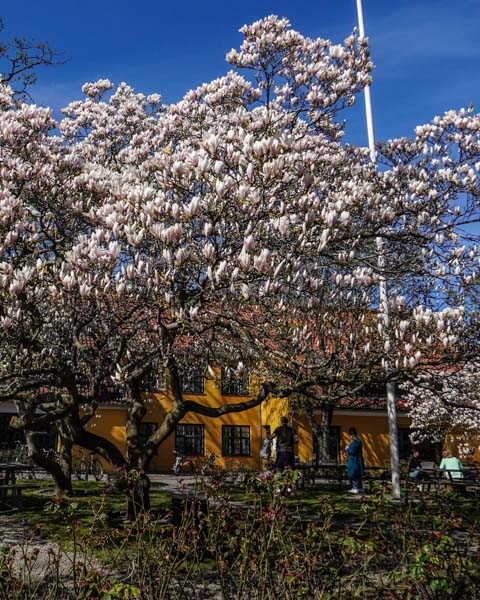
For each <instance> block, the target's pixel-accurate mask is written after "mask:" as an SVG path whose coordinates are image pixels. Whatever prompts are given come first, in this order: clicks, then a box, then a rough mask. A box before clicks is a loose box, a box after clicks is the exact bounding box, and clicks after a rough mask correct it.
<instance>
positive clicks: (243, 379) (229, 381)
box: [222, 367, 250, 396]
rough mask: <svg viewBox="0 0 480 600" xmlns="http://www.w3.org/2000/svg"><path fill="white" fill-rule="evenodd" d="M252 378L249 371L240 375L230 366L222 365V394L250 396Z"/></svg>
mask: <svg viewBox="0 0 480 600" xmlns="http://www.w3.org/2000/svg"><path fill="white" fill-rule="evenodd" d="M249 384H250V378H249V374H248V372H247V371H244V372H243V373H242V374H241V375H238V374H236V373H235V371H233V369H229V368H228V367H222V394H223V395H224V396H248V394H249V390H250V385H249Z"/></svg>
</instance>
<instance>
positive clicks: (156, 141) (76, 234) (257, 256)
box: [0, 17, 479, 485]
mask: <svg viewBox="0 0 480 600" xmlns="http://www.w3.org/2000/svg"><path fill="white" fill-rule="evenodd" d="M241 31H242V33H243V34H244V36H245V41H244V43H243V44H242V46H241V48H240V50H239V51H234V50H232V51H231V52H230V53H229V54H228V55H227V59H228V60H229V61H230V63H231V64H233V65H234V66H235V67H238V68H241V69H247V70H249V71H251V73H252V74H253V79H252V81H250V80H248V79H245V78H243V77H242V76H240V75H239V74H236V73H235V72H229V73H228V74H227V75H225V76H224V77H222V78H220V79H218V80H215V81H213V82H211V83H210V84H205V85H203V86H201V87H200V88H198V89H197V90H194V91H191V92H189V93H188V94H187V95H186V96H185V97H184V99H183V100H182V101H180V102H179V103H177V104H175V105H172V106H164V105H162V103H161V98H160V96H158V95H152V96H148V97H144V96H143V95H141V94H135V93H134V91H133V90H132V89H131V88H129V87H128V86H127V85H125V84H122V85H120V86H119V87H118V89H116V90H115V91H114V92H112V91H111V90H112V84H111V83H110V82H109V81H106V80H102V81H99V82H96V83H94V84H86V85H85V86H84V88H83V91H84V93H85V95H86V98H85V99H84V100H81V101H78V102H74V103H72V104H71V105H69V106H68V107H67V108H66V109H65V111H64V115H65V116H64V119H63V120H62V121H61V122H60V123H55V122H54V121H53V120H52V118H51V114H50V112H49V111H48V110H46V109H40V108H38V107H35V106H28V105H20V106H15V105H14V104H13V103H12V99H11V92H9V90H8V88H4V89H3V91H2V98H1V108H2V114H1V117H0V132H1V136H2V144H1V146H0V159H1V164H0V168H1V174H2V179H1V181H2V190H1V193H2V197H1V204H0V227H1V229H2V239H3V243H2V245H1V247H0V254H1V256H0V260H1V262H0V274H1V278H0V298H1V305H0V324H1V327H2V329H1V342H2V343H1V344H0V356H1V360H0V367H1V372H0V394H1V397H2V398H4V399H15V401H16V402H17V404H18V407H19V410H20V419H19V422H18V425H19V426H20V427H24V428H26V429H27V430H28V431H31V430H34V429H35V428H38V427H39V424H40V423H42V424H43V423H44V422H45V421H47V420H51V421H56V422H58V423H60V424H61V427H60V432H61V434H62V436H63V438H64V440H65V446H66V455H68V446H69V445H71V443H73V442H74V443H78V444H80V445H82V446H84V447H87V448H91V449H95V450H98V451H100V452H101V453H102V455H103V456H105V457H108V458H109V460H111V461H112V462H113V464H115V465H117V466H122V465H123V466H126V467H127V468H131V467H147V466H148V464H149V462H150V460H151V458H152V456H153V455H154V454H155V453H156V452H157V450H158V448H159V446H160V445H161V443H162V442H163V441H164V440H165V439H166V437H167V436H169V435H170V434H171V433H172V431H173V430H174V428H175V425H176V424H177V423H178V422H179V421H180V420H181V419H182V418H183V417H184V416H185V415H186V414H187V413H188V412H189V411H193V412H197V413H200V414H204V415H208V416H211V417H216V416H220V415H223V414H226V413H228V412H233V411H239V410H245V409H247V408H250V407H252V406H255V405H257V404H259V403H260V402H261V401H262V400H263V399H264V398H265V397H266V396H267V395H268V394H270V393H276V394H281V395H289V394H292V393H297V394H301V395H302V396H303V397H304V398H308V399H309V400H310V401H311V402H314V401H315V402H325V399H326V398H328V399H329V401H330V402H332V399H338V398H341V397H344V396H345V395H347V394H349V393H351V392H352V390H353V391H355V390H356V389H361V388H362V386H364V385H366V382H368V381H370V380H371V379H372V378H378V379H385V376H384V375H383V371H382V366H383V365H384V364H385V361H386V360H387V359H388V361H389V362H390V363H391V364H392V365H393V367H394V369H393V370H392V371H391V372H389V373H388V377H400V376H401V375H402V374H403V373H405V371H410V370H412V369H415V368H418V367H419V365H420V364H426V363H427V362H428V361H431V360H435V361H437V362H438V361H445V360H447V359H448V360H453V359H454V355H455V352H456V351H458V349H459V348H460V346H461V344H460V342H461V340H463V328H464V326H465V323H466V322H468V321H469V318H470V317H469V311H468V303H467V302H466V300H465V298H467V297H469V295H470V297H472V298H473V294H474V290H475V286H476V268H477V267H476V265H475V263H476V262H478V259H477V256H476V254H477V250H476V247H475V246H474V245H470V246H467V244H468V243H469V240H463V239H462V237H461V235H460V233H459V232H458V231H457V230H458V229H459V226H461V225H463V224H466V223H470V222H472V221H473V220H475V218H476V217H475V215H476V210H477V207H476V197H477V192H478V190H477V187H478V182H477V176H476V173H477V171H476V166H475V164H476V163H475V160H476V159H475V157H476V156H478V151H477V147H476V144H477V142H476V140H477V137H478V133H477V132H478V126H479V123H478V118H477V117H474V116H473V115H469V114H464V113H455V114H454V115H453V114H452V115H447V116H446V117H445V118H444V119H443V120H442V119H440V120H438V122H437V123H436V124H435V125H433V126H431V127H425V128H421V129H419V131H418V132H417V137H416V138H415V139H414V140H410V141H406V140H399V141H394V142H389V143H388V144H386V145H385V146H384V147H383V148H382V149H381V150H382V154H383V156H384V160H385V162H386V163H387V166H388V168H386V169H385V170H380V171H379V172H377V171H376V170H375V169H374V168H373V167H372V165H370V164H369V158H368V153H367V151H366V150H365V149H358V148H351V147H348V146H345V145H344V144H342V126H340V125H339V123H338V120H337V118H336V117H337V113H338V111H339V110H341V109H343V108H345V107H348V106H349V105H351V104H352V103H353V101H354V97H355V94H356V93H357V92H359V91H360V90H361V89H362V87H363V86H364V85H365V84H366V83H367V82H369V81H370V75H369V73H370V71H371V68H372V67H371V63H370V60H369V55H368V49H367V44H366V40H361V39H358V38H357V37H356V36H355V35H352V36H351V37H349V38H348V39H347V40H345V43H344V45H333V44H332V43H331V42H329V41H326V40H322V39H317V40H310V39H308V38H305V37H303V36H302V35H300V34H299V33H297V32H295V31H292V30H291V29H290V28H289V23H288V21H287V20H286V19H278V18H277V17H267V18H266V19H263V20H261V21H258V22H257V23H254V24H253V25H251V26H248V27H244V28H242V30H241ZM457 199H458V200H459V207H458V208H457V207H456V203H457ZM379 237H381V238H382V239H383V242H384V243H383V253H384V256H383V258H384V261H383V263H382V262H381V261H380V262H379V260H378V258H379V257H378V245H377V244H376V243H375V240H376V239H378V238H379ZM381 264H384V265H385V267H382V268H381V267H380V266H379V265H381ZM381 277H386V278H387V279H388V281H389V283H390V302H391V321H390V323H389V324H388V327H387V324H386V323H385V321H384V319H383V316H382V315H381V314H378V310H377V307H378V290H377V283H378V281H379V278H381ZM465 294H467V296H466V295H465ZM196 357H198V358H199V359H202V360H204V361H205V360H206V361H207V363H208V365H207V368H209V367H210V368H211V366H212V365H214V364H215V363H219V362H223V361H225V360H226V358H228V359H229V363H230V364H231V365H232V368H233V370H237V371H241V370H242V369H243V368H245V366H248V365H249V363H250V364H253V363H255V364H256V365H260V367H259V368H258V373H257V378H256V379H257V381H258V388H257V390H256V392H255V394H254V395H253V396H252V397H251V398H249V399H248V400H247V401H245V402H242V403H238V404H226V405H222V406H217V407H211V406H205V405H203V404H201V403H200V402H198V401H192V400H190V399H186V398H185V397H184V394H183V392H182V385H181V375H182V367H183V366H184V364H186V363H191V362H192V359H194V358H196ZM158 367H160V368H165V369H166V370H167V372H168V375H169V384H170V387H171V392H172V396H173V401H172V408H171V410H170V411H169V412H168V413H167V415H166V417H165V419H164V421H163V422H162V423H161V424H160V426H159V429H158V430H157V432H155V433H154V434H153V435H152V436H151V437H150V438H149V439H148V440H147V443H146V444H145V445H144V446H143V447H141V446H140V445H139V441H138V439H139V436H138V427H139V424H140V422H141V420H142V418H143V416H144V415H145V413H146V407H145V401H146V400H145V396H144V395H143V394H142V392H141V389H142V386H141V382H142V379H143V378H144V377H145V376H146V375H148V373H149V372H151V371H152V370H153V369H155V368H158ZM379 373H382V375H379ZM112 385H116V386H122V388H123V389H124V390H125V402H126V406H127V411H128V417H127V450H126V454H125V455H122V454H121V453H120V452H119V450H118V449H116V448H115V447H113V446H112V445H111V444H109V443H108V441H107V440H103V439H102V438H99V437H98V436H95V435H93V434H92V432H91V431H87V430H86V425H87V423H88V422H89V420H90V419H91V418H92V417H93V415H94V414H95V411H96V408H97V406H98V404H99V402H100V400H101V393H100V392H101V389H102V387H105V386H110V387H111V386H112ZM66 463H68V460H66ZM66 474H67V478H68V473H66ZM62 485H65V482H63V484H62Z"/></svg>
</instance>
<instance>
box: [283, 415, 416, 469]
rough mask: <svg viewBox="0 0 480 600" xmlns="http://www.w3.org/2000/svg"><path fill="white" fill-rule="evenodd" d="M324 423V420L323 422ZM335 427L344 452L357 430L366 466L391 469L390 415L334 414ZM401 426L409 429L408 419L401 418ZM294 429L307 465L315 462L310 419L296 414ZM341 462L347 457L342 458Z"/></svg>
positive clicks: (399, 420)
mask: <svg viewBox="0 0 480 600" xmlns="http://www.w3.org/2000/svg"><path fill="white" fill-rule="evenodd" d="M319 422H320V421H319ZM332 425H333V426H337V427H340V450H343V449H344V448H345V447H346V446H348V444H349V442H350V439H349V436H348V430H349V429H350V427H355V428H356V429H357V431H358V434H359V436H360V438H361V439H362V443H363V455H364V459H365V463H366V464H367V465H371V466H388V465H389V463H390V450H389V439H390V438H389V434H388V421H387V416H386V415H384V414H371V415H364V414H355V413H352V414H351V415H350V414H347V415H345V414H334V416H333V420H332ZM398 425H399V426H400V427H408V425H409V421H408V419H407V418H406V417H403V416H400V417H399V418H398ZM294 427H295V429H296V431H297V433H298V436H299V438H300V441H299V444H298V456H299V458H300V461H302V462H305V461H307V460H312V459H313V435H312V431H311V429H310V426H309V425H308V421H307V418H306V417H305V416H302V415H296V416H295V419H294ZM341 460H344V458H343V457H342V456H341Z"/></svg>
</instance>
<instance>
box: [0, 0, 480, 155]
mask: <svg viewBox="0 0 480 600" xmlns="http://www.w3.org/2000/svg"><path fill="white" fill-rule="evenodd" d="M363 10H364V16H365V28H366V33H367V35H368V36H369V38H370V41H371V47H372V58H373V61H374V63H375V65H376V69H375V72H374V83H373V87H372V97H373V109H374V118H375V132H376V137H377V139H379V140H380V139H381V140H385V139H387V138H392V137H399V136H403V135H407V136H409V135H412V134H413V129H414V127H415V125H416V124H420V123H425V122H428V121H430V120H431V119H432V118H433V117H434V116H435V115H436V114H443V112H445V111H446V110H448V109H450V108H460V107H462V106H465V107H467V106H468V105H469V104H470V103H473V104H474V106H475V108H476V109H480V78H479V67H480V36H479V35H478V31H479V28H480V27H479V26H480V1H479V0H455V1H452V0H397V1H396V2H388V1H387V0H363ZM268 14H277V15H280V16H286V17H288V18H289V20H290V21H291V23H292V26H293V27H294V28H295V29H297V30H298V31H300V32H301V33H303V34H304V35H307V36H310V37H317V36H320V37H326V38H329V39H332V40H333V41H335V42H339V41H342V40H343V39H344V38H345V37H346V36H347V35H349V33H351V31H352V29H353V27H354V26H355V25H356V23H357V16H356V2H355V0H330V1H328V2H327V1H326V0H316V1H315V2H313V1H312V0H309V1H308V0H304V1H301V0H298V1H293V0H288V1H285V0H277V1H270V0H256V1H253V0H243V1H240V2H228V1H224V2H218V1H217V0H203V2H202V1H201V0H197V1H192V0H185V1H183V2H165V1H162V0H157V1H156V2H152V1H148V0H144V2H134V1H132V0H130V1H125V0H115V1H113V0H81V1H80V0H62V1H60V0H42V1H37V0H16V1H15V2H9V3H4V5H3V6H2V9H1V11H0V16H1V17H2V18H3V20H4V25H5V29H4V32H3V39H5V38H9V37H11V36H12V35H21V36H28V37H34V38H36V39H40V40H45V41H48V42H49V43H50V45H51V46H53V47H55V48H57V49H58V50H62V51H63V52H64V53H65V56H66V58H67V59H68V62H67V63H66V64H64V65H62V66H58V67H55V68H50V69H44V70H42V71H41V72H39V82H38V84H37V85H36V87H35V88H34V89H33V90H32V94H33V97H34V99H35V101H36V102H37V103H39V104H44V105H49V106H52V107H53V108H54V109H55V110H56V111H58V110H59V109H60V108H61V107H62V106H65V105H66V104H67V103H68V102H69V101H71V100H74V99H78V98H80V97H81V91H80V88H81V85H82V83H84V82H85V81H95V80H96V79H99V78H109V79H111V80H112V81H113V82H114V83H116V84H117V83H120V82H121V81H126V82H127V83H129V84H130V85H132V86H133V87H134V88H135V89H136V90H137V91H139V92H144V93H151V92H159V93H161V94H162V96H163V98H164V100H165V101H166V102H175V101H176V100H179V99H180V98H181V97H182V96H183V94H184V93H185V92H187V91H188V90H189V89H191V88H193V87H196V86H197V85H200V84H201V83H203V82H205V81H210V80H211V79H214V78H215V77H218V76H220V75H222V74H223V73H225V72H226V70H227V69H228V68H229V66H228V65H227V63H226V62H225V54H226V52H227V51H228V50H230V49H231V48H232V47H238V46H239V45H240V43H241V41H242V36H241V34H240V33H239V32H238V29H239V28H240V27H241V26H242V25H243V24H245V23H251V22H253V21H255V20H257V19H259V18H261V17H263V16H266V15H268ZM363 111H364V105H363V98H358V102H357V106H356V107H354V109H352V111H351V112H350V111H347V112H345V115H344V116H345V118H346V119H347V131H348V139H349V140H350V141H353V142H355V143H357V144H361V145H366V144H367V141H366V131H365V126H364V117H363V114H364V113H363Z"/></svg>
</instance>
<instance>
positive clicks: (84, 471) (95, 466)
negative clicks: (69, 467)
mask: <svg viewBox="0 0 480 600" xmlns="http://www.w3.org/2000/svg"><path fill="white" fill-rule="evenodd" d="M73 471H74V473H75V475H76V477H77V479H78V480H82V479H83V480H84V481H88V476H89V475H93V477H94V479H95V481H100V480H101V479H102V477H103V467H102V463H101V462H100V461H99V460H98V458H96V456H95V452H90V456H89V457H88V458H87V456H86V450H84V449H82V450H81V451H80V457H79V458H78V459H77V461H76V462H75V465H74V468H73Z"/></svg>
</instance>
